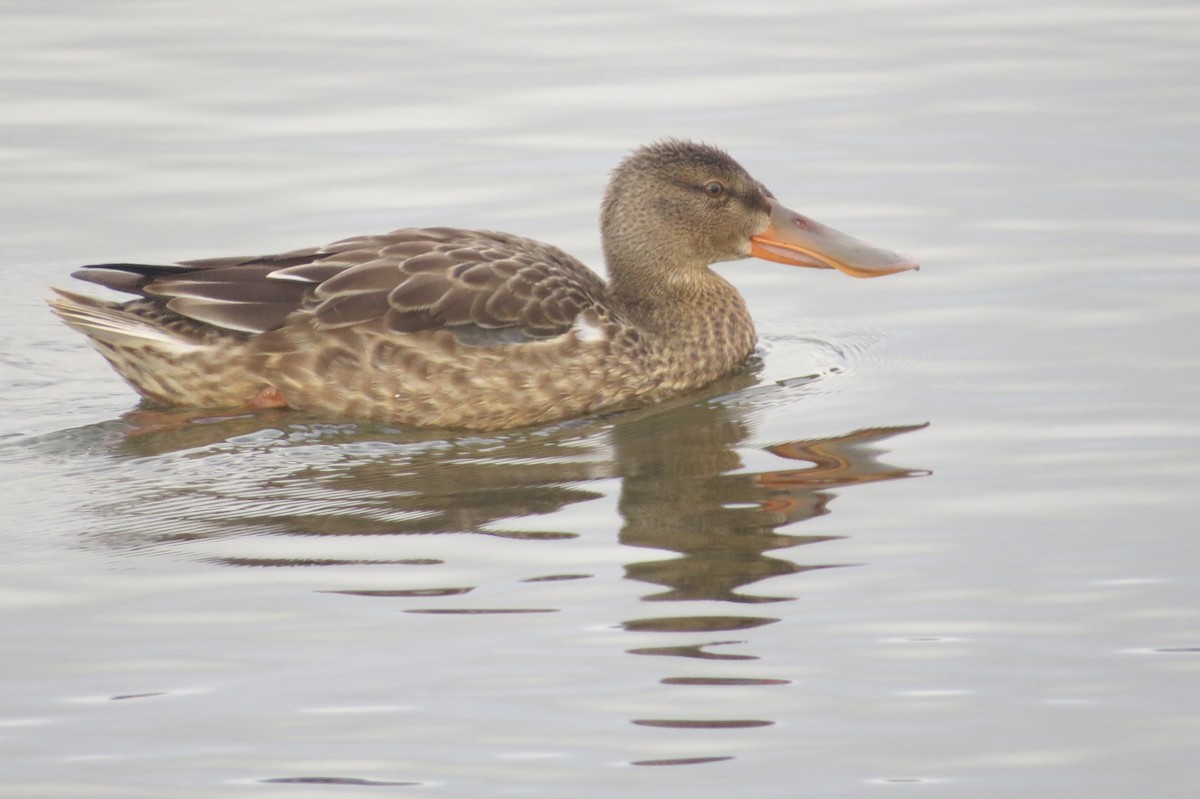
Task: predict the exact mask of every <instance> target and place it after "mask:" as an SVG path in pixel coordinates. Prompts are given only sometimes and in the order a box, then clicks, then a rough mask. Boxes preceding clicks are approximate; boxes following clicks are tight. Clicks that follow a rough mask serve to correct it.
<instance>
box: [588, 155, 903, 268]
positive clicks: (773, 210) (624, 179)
mask: <svg viewBox="0 0 1200 799" xmlns="http://www.w3.org/2000/svg"><path fill="white" fill-rule="evenodd" d="M601 231H602V234H603V238H604V248H605V256H606V257H607V259H608V264H609V269H610V271H611V272H613V274H614V277H616V276H617V275H618V274H619V273H620V272H621V271H622V270H624V269H627V268H628V267H629V266H630V265H638V264H641V265H646V264H660V265H663V266H669V267H671V268H674V269H679V268H687V267H693V268H696V267H707V266H708V265H709V264H713V263H717V262H719V261H730V260H735V259H738V258H746V257H754V258H762V259H764V260H768V261H775V262H778V263H783V264H788V265H790V266H807V267H814V268H818V269H837V270H839V271H841V272H845V273H846V274H848V275H853V276H854V277H878V276H881V275H890V274H894V273H896V272H903V271H906V270H909V269H917V268H919V267H918V265H917V262H916V261H915V260H914V259H913V258H912V257H911V256H908V255H904V254H901V253H896V252H892V251H890V250H884V249H880V248H878V247H874V246H872V245H870V244H867V243H866V242H864V241H861V240H859V239H856V238H854V237H853V236H849V235H847V234H845V233H841V232H839V231H837V230H834V229H833V228H831V227H828V226H827V225H823V224H821V223H819V222H817V221H816V220H814V219H810V218H809V217H807V216H804V215H803V214H799V213H797V212H795V211H792V210H790V209H788V208H787V207H785V206H784V205H782V204H781V203H780V202H779V201H778V200H776V199H775V196H774V195H773V194H772V193H771V192H770V191H769V190H767V188H766V187H765V186H763V184H762V183H760V182H758V181H757V180H755V179H754V178H753V177H751V176H750V174H749V173H748V172H746V170H745V169H743V168H742V166H741V165H740V164H738V163H737V162H736V161H734V160H733V159H732V158H731V157H730V156H729V155H728V154H727V153H725V152H724V151H722V150H719V149H717V148H715V147H711V146H708V145H705V144H697V143H694V142H688V141H680V140H676V139H669V140H666V141H661V142H658V143H655V144H651V145H648V146H646V147H642V148H640V149H638V150H635V151H634V152H633V153H632V154H631V155H630V156H629V157H628V158H626V159H625V160H624V161H623V162H622V163H621V164H620V165H619V166H618V167H617V168H616V169H615V170H614V171H613V175H612V179H611V180H610V181H609V185H608V189H607V191H606V192H605V197H604V204H603V208H602V212H601Z"/></svg>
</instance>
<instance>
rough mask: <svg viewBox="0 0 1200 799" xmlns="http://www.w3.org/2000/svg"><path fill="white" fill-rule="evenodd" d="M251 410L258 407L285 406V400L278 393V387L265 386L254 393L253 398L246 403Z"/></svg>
mask: <svg viewBox="0 0 1200 799" xmlns="http://www.w3.org/2000/svg"><path fill="white" fill-rule="evenodd" d="M246 407H247V408H250V409H251V410H258V409H260V408H286V407H287V401H286V400H285V399H284V398H283V395H282V394H280V393H279V389H277V388H275V386H267V387H266V388H264V389H263V390H262V391H260V392H258V393H257V394H255V395H254V399H252V400H250V402H248V403H247V404H246Z"/></svg>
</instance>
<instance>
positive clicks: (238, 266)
mask: <svg viewBox="0 0 1200 799" xmlns="http://www.w3.org/2000/svg"><path fill="white" fill-rule="evenodd" d="M74 276H75V277H77V278H80V279H83V280H87V281H90V282H93V283H98V284H100V285H103V286H106V287H108V288H111V289H115V290H117V291H122V292H126V293H132V294H137V295H139V296H141V297H143V298H145V299H147V300H150V301H152V302H155V303H161V304H162V305H163V306H165V308H166V309H168V310H170V311H172V312H174V313H176V314H179V315H180V316H183V317H185V318H187V319H191V320H193V321H195V322H199V323H202V324H205V325H211V326H214V327H217V328H222V329H225V330H229V331H238V332H242V333H252V334H253V333H265V332H268V331H271V330H276V329H278V328H281V327H283V326H285V325H287V324H288V323H289V322H290V321H293V320H294V317H293V314H296V313H297V312H303V313H304V315H305V316H307V317H309V318H311V320H312V324H314V325H315V326H316V327H317V328H318V329H322V328H324V329H339V328H346V327H351V326H354V325H360V324H367V323H372V322H375V321H376V320H382V321H383V323H384V324H386V326H387V327H388V328H390V329H391V330H393V331H395V332H397V333H416V332H419V331H423V330H436V329H447V330H449V331H451V332H453V333H454V334H455V335H456V336H457V337H458V338H459V339H460V341H462V342H463V343H466V344H471V345H475V346H492V345H498V344H506V343H516V342H521V341H530V340H537V339H543V338H549V337H553V336H558V335H561V334H563V333H565V332H567V331H568V330H570V329H571V326H572V325H573V324H574V322H575V318H576V316H578V314H579V313H580V312H581V311H582V310H584V309H585V308H588V307H594V306H597V305H600V304H601V303H602V302H603V298H604V294H605V286H604V282H603V281H602V280H601V279H600V278H599V276H597V275H596V274H595V273H594V272H592V271H591V270H590V269H588V268H587V267H585V266H584V265H583V264H582V263H580V262H579V261H577V260H575V259H574V258H572V257H571V256H569V255H567V254H566V253H565V252H563V251H562V250H559V249H558V248H557V247H553V246H551V245H548V244H543V243H541V242H538V241H533V240H531V239H526V238H522V237H519V236H513V235H511V234H507V233H493V232H488V231H467V230H455V229H450V228H419V229H403V230H397V231H393V232H391V233H386V234H383V235H379V236H362V237H357V238H351V239H344V240H342V241H338V242H334V243H333V244H329V245H326V246H324V247H314V248H310V249H306V250H294V251H291V252H286V253H281V254H278V255H270V256H258V257H249V258H212V259H204V260H198V261H183V262H180V263H178V264H171V265H147V264H96V265H93V266H88V267H84V268H83V269H81V270H79V271H77V272H75V273H74Z"/></svg>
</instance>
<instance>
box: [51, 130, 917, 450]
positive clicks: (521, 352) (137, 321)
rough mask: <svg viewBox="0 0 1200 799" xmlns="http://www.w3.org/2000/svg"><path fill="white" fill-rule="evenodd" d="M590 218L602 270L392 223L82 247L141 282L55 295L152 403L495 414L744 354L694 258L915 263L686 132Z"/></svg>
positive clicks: (734, 309)
mask: <svg viewBox="0 0 1200 799" xmlns="http://www.w3.org/2000/svg"><path fill="white" fill-rule="evenodd" d="M600 228H601V236H602V239H603V244H604V255H605V258H606V260H607V263H608V272H609V276H610V279H609V282H608V284H607V285H606V284H605V283H604V281H603V280H601V279H600V278H599V277H598V276H597V275H596V274H595V273H594V272H592V271H591V270H589V269H588V268H587V267H585V266H584V265H583V264H582V263H580V262H579V261H577V260H575V259H574V258H572V257H571V256H569V255H567V254H566V253H564V252H563V251H561V250H559V249H557V248H555V247H552V246H550V245H548V244H542V243H541V242H537V241H533V240H531V239H526V238H521V237H520V236H514V235H511V234H508V233H492V232H484V231H475V230H455V229H451V228H409V229H402V230H397V231H394V232H392V233H385V234H383V235H379V236H360V237H357V238H352V239H345V240H343V241H339V242H335V243H333V244H330V245H327V246H325V247H317V248H312V249H306V250H296V251H293V252H286V253H282V254H280V255H268V256H263V257H255V258H216V259H209V260H201V261H184V262H181V263H179V264H173V265H165V266H149V265H143V264H98V265H95V266H87V267H84V268H83V269H82V270H80V271H78V272H75V273H74V277H77V278H80V279H82V280H87V281H91V282H94V283H99V284H100V285H102V286H106V287H108V288H111V289H116V290H117V291H121V292H127V293H130V294H135V295H138V296H137V298H136V299H133V300H130V301H128V302H125V303H123V304H121V303H115V302H108V301H103V300H97V299H92V298H89V297H84V296H81V295H78V294H73V293H70V292H65V291H58V292H57V293H58V296H57V297H55V298H53V299H52V300H51V301H50V305H51V307H52V308H53V310H54V312H55V313H56V314H58V316H59V317H61V318H62V320H63V321H64V322H66V323H67V324H68V325H70V326H71V327H73V328H75V329H76V330H78V331H80V332H81V333H83V334H84V335H86V336H87V337H88V339H89V340H90V342H91V344H92V346H94V347H95V348H96V349H97V350H98V351H99V352H100V354H101V355H103V356H104V357H105V358H106V359H108V361H109V363H111V364H112V366H113V368H115V369H116V370H117V372H118V373H120V375H121V376H122V377H124V378H125V380H126V381H128V382H129V384H130V385H132V386H133V388H134V389H136V390H137V391H138V392H139V393H140V394H142V395H143V396H144V397H146V398H147V399H148V400H150V401H151V402H153V403H156V404H160V405H184V406H193V407H200V408H223V407H224V408H228V407H258V408H262V407H289V408H297V409H302V410H306V411H311V412H315V413H325V414H332V415H336V416H341V417H357V418H364V419H375V420H380V421H389V422H396V423H400V424H409V425H419V426H424V427H466V428H474V429H477V430H496V429H501V428H508V427H517V426H521V425H528V424H535V423H539V422H546V421H550V420H554V419H561V418H564V417H570V416H578V415H581V414H585V413H588V412H591V411H596V410H600V409H606V408H613V407H616V406H621V405H626V404H633V403H649V402H656V401H659V400H662V399H665V398H667V397H670V396H672V395H675V394H679V393H681V392H686V391H689V390H692V389H695V388H698V387H700V386H703V385H704V384H706V383H709V382H711V381H713V380H715V379H716V378H718V377H721V376H722V375H725V374H728V373H730V372H732V371H734V370H736V369H738V368H739V367H741V366H742V364H743V363H744V362H745V360H746V358H747V357H748V356H749V355H750V353H751V351H752V349H753V347H754V341H755V335H754V325H753V323H752V322H751V321H750V314H749V312H748V311H747V310H746V305H745V303H744V301H743V300H742V298H741V296H740V295H739V294H738V293H737V291H736V290H735V289H734V288H733V286H731V285H730V284H729V283H728V282H726V281H725V280H724V279H723V278H721V277H720V276H719V275H717V274H716V273H715V272H713V271H712V270H711V269H709V265H710V264H713V263H716V262H718V261H728V260H733V259H736V258H745V257H747V256H753V257H757V258H764V259H767V260H770V261H778V262H780V263H785V264H791V265H794V266H812V267H818V268H834V269H840V270H841V271H843V272H846V273H848V274H851V275H854V276H856V277H872V276H876V275H886V274H891V273H893V272H900V271H903V270H906V269H916V268H917V264H916V262H915V261H914V260H912V259H911V258H909V257H908V256H904V255H899V254H897V253H893V252H888V251H885V250H879V249H876V248H874V247H871V246H869V245H867V244H865V243H863V242H861V241H858V240H857V239H853V238H851V237H849V236H846V235H844V234H842V233H838V232H837V231H835V230H832V229H830V228H828V227H825V226H823V225H821V224H819V223H817V222H814V221H813V220H811V219H808V218H807V217H804V216H801V215H799V214H797V213H795V212H793V211H789V210H788V209H787V208H785V207H783V206H782V205H780V204H779V203H778V202H776V200H775V197H774V195H772V194H771V192H769V191H767V189H766V188H765V187H764V186H763V185H762V184H761V183H759V182H758V181H756V180H755V179H754V178H752V177H750V175H749V174H748V173H747V172H746V171H745V170H744V169H743V168H742V167H741V166H739V165H738V164H737V162H735V161H734V160H733V159H732V158H730V157H729V156H728V155H727V154H726V153H724V152H723V151H721V150H718V149H716V148H714V147H709V146H707V145H702V144H694V143H691V142H684V141H675V140H670V141H663V142H659V143H657V144H653V145H650V146H648V147H643V148H641V149H638V150H636V151H634V152H633V153H632V154H631V155H630V156H629V157H628V158H626V159H625V161H623V162H622V163H621V164H620V166H618V167H617V169H616V170H615V171H614V172H613V175H612V179H611V180H610V181H609V184H608V189H607V191H606V192H605V196H604V205H603V209H602V212H601V220H600Z"/></svg>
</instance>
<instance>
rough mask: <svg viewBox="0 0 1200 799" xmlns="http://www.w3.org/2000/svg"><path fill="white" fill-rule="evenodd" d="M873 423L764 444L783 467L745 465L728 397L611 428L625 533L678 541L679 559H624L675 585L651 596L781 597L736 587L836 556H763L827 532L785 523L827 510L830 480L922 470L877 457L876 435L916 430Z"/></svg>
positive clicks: (666, 543) (638, 572)
mask: <svg viewBox="0 0 1200 799" xmlns="http://www.w3.org/2000/svg"><path fill="white" fill-rule="evenodd" d="M920 427H923V425H917V426H908V427H890V428H873V429H869V430H859V431H856V432H853V433H848V434H845V435H840V436H832V437H829V438H823V439H814V440H807V441H793V442H787V443H784V444H778V445H775V446H771V447H767V448H766V451H767V452H770V453H771V454H773V455H776V456H778V457H779V458H780V459H782V460H783V461H785V462H786V463H784V464H781V466H785V468H781V469H778V470H772V471H763V472H744V471H741V469H742V466H743V464H742V462H741V459H740V458H739V456H738V454H737V447H738V445H739V444H741V443H742V442H744V441H745V440H746V439H747V438H748V437H749V435H750V431H749V429H748V428H747V426H746V423H745V422H744V421H742V420H739V419H737V418H736V417H734V416H732V415H731V414H730V413H729V411H728V409H727V408H726V407H724V406H722V405H720V404H715V403H706V404H695V405H691V406H689V407H687V408H681V409H679V410H678V411H676V412H675V413H673V414H671V415H670V416H669V417H666V418H655V417H651V418H646V419H640V420H636V421H633V422H631V423H629V424H625V425H620V426H618V427H617V428H616V429H615V430H614V432H613V438H614V441H615V444H616V450H617V458H616V460H617V463H618V464H620V467H621V469H622V477H623V480H622V485H621V501H620V508H621V515H622V517H623V518H624V520H625V524H624V527H623V528H622V530H621V534H620V538H621V542H622V543H624V544H628V545H630V546H636V547H647V548H651V549H658V550H670V551H674V552H678V553H679V554H681V555H683V556H684V557H682V558H669V559H662V560H651V561H643V562H638V563H633V564H629V565H628V566H626V573H627V575H628V576H629V577H630V578H632V579H635V580H642V581H644V582H648V583H653V584H656V585H661V586H665V587H666V588H667V589H668V590H667V591H664V592H660V593H656V594H652V595H650V596H647V597H645V598H646V599H648V600H660V601H661V600H696V599H708V600H720V601H725V602H743V603H758V602H777V601H782V600H786V599H789V598H790V597H774V596H762V595H754V594H748V593H743V592H740V591H739V590H738V589H739V588H741V587H743V586H746V585H749V584H751V583H755V582H758V581H759V580H762V579H765V578H767V577H777V576H781V575H786V574H795V573H797V572H801V571H806V570H809V569H818V568H828V567H829V566H831V565H834V564H809V565H802V564H799V563H796V562H795V561H793V560H791V559H782V558H774V557H770V556H769V555H767V554H765V553H768V552H771V551H774V550H780V549H786V548H790V547H796V546H800V545H804V544H814V543H819V542H821V541H827V540H829V539H830V538H831V536H804V535H795V534H790V533H782V532H778V531H777V528H780V527H782V526H785V525H791V524H794V523H796V522H800V521H803V520H805V519H810V518H813V517H814V516H820V515H823V514H825V513H828V509H827V505H828V503H829V501H830V500H831V499H832V497H833V495H832V494H831V493H830V492H829V489H831V488H834V487H838V486H845V485H852V484H856V483H866V482H873V481H877V480H892V479H898V478H902V477H911V476H913V475H916V474H919V473H920V472H917V471H915V470H911V469H898V468H893V467H888V466H884V465H882V464H880V463H879V462H878V461H877V460H876V458H875V451H874V449H873V447H872V445H873V444H875V443H877V442H879V441H882V440H883V439H886V438H888V437H890V436H894V435H897V434H899V433H904V432H908V431H911V430H916V429H919V428H920Z"/></svg>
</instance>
